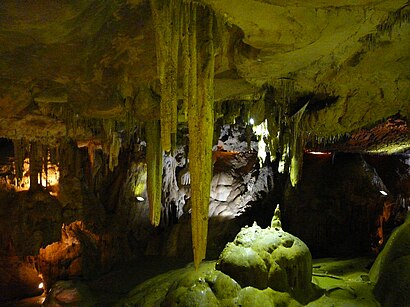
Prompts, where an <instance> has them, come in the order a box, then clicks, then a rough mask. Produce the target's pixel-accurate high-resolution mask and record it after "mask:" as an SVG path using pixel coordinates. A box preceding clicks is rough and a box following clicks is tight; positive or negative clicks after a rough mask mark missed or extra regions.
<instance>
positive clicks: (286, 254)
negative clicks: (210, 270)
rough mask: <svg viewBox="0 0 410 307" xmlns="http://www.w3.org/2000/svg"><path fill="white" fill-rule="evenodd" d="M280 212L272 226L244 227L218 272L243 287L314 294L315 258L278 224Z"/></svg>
mask: <svg viewBox="0 0 410 307" xmlns="http://www.w3.org/2000/svg"><path fill="white" fill-rule="evenodd" d="M277 215H279V213H278V209H277V211H276V214H275V217H274V218H273V221H272V223H273V224H276V227H274V228H271V227H268V228H266V229H262V228H260V227H259V226H258V225H256V223H255V224H254V225H253V226H251V227H245V228H242V230H241V231H240V232H239V233H238V235H237V236H236V238H235V240H234V241H233V242H231V243H228V244H227V245H226V247H225V249H224V250H223V251H222V253H221V255H220V257H219V260H218V262H217V264H216V269H218V270H220V271H222V272H223V273H225V274H227V275H229V276H230V277H232V278H233V279H234V280H236V281H237V282H238V283H239V284H240V285H241V287H249V286H251V287H254V288H257V289H261V290H263V289H266V288H268V287H269V288H271V289H273V290H276V291H282V292H283V291H284V292H289V293H293V295H296V296H297V295H300V294H301V293H304V296H305V297H309V296H310V295H311V294H312V284H311V278H312V256H311V254H310V252H309V249H308V247H307V246H306V245H305V244H304V243H303V242H302V241H301V240H300V239H298V238H297V237H295V236H293V235H291V234H289V233H287V232H285V231H283V230H282V228H281V227H279V225H278V219H277Z"/></svg>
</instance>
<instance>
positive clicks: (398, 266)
mask: <svg viewBox="0 0 410 307" xmlns="http://www.w3.org/2000/svg"><path fill="white" fill-rule="evenodd" d="M370 280H371V281H372V282H375V283H376V285H375V288H374V295H375V297H376V298H377V299H378V300H379V301H380V303H381V304H382V305H383V306H410V214H408V215H407V220H406V222H405V223H404V224H403V225H401V226H400V227H398V228H397V229H396V230H395V231H394V232H393V233H392V235H391V236H390V238H389V240H388V241H387V244H386V246H385V247H384V249H383V251H382V252H381V253H380V254H379V256H378V257H377V259H376V261H375V263H374V264H373V266H372V269H371V270H370Z"/></svg>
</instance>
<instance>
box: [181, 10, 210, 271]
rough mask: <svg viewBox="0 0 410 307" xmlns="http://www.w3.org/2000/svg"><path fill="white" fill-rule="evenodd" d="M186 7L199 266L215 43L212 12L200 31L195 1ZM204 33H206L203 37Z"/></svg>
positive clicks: (203, 240)
mask: <svg viewBox="0 0 410 307" xmlns="http://www.w3.org/2000/svg"><path fill="white" fill-rule="evenodd" d="M190 6H192V8H191V9H186V10H185V11H184V13H185V16H184V17H185V18H184V19H183V20H184V21H186V22H189V25H188V26H185V27H184V28H185V29H186V28H187V29H189V31H188V33H185V36H186V35H188V44H189V47H188V50H189V52H188V54H186V56H188V57H189V59H184V61H183V62H184V63H186V62H189V63H190V64H191V65H190V70H189V78H186V79H185V80H188V84H185V87H184V88H186V87H188V95H187V99H188V102H187V105H188V129H189V155H188V157H189V171H190V174H191V201H192V213H191V217H192V222H191V223H192V226H191V228H192V243H193V252H194V264H195V267H196V268H198V266H199V264H200V262H201V261H202V260H203V259H204V258H205V256H206V245H207V236H208V212H209V195H210V183H211V180H212V144H213V130H214V90H213V88H214V84H213V80H214V46H213V34H212V33H213V30H212V26H213V16H212V14H210V15H209V19H208V20H207V24H206V25H205V27H206V28H205V29H201V30H202V31H200V34H201V37H200V36H199V35H200V34H199V33H198V32H199V31H198V29H197V28H198V23H199V22H198V20H197V13H198V10H199V8H198V7H197V5H196V4H190ZM203 36H204V37H203Z"/></svg>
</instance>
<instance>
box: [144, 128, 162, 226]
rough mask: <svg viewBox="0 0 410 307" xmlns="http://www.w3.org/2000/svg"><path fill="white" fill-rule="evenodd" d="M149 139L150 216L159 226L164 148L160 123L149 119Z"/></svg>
mask: <svg viewBox="0 0 410 307" xmlns="http://www.w3.org/2000/svg"><path fill="white" fill-rule="evenodd" d="M145 135H146V140H147V151H146V161H147V192H148V202H149V218H150V221H151V224H152V225H153V226H155V227H156V226H158V225H159V222H160V218H161V197H162V148H161V138H160V136H161V134H160V123H159V121H157V120H154V121H148V122H147V123H146V126H145Z"/></svg>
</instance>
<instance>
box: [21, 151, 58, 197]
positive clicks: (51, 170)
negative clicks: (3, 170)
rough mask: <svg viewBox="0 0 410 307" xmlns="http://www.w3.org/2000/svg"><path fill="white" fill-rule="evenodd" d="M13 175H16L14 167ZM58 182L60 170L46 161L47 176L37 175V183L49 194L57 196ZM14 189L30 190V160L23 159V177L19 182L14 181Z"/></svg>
mask: <svg viewBox="0 0 410 307" xmlns="http://www.w3.org/2000/svg"><path fill="white" fill-rule="evenodd" d="M14 174H16V168H15V166H14ZM59 180H60V170H59V168H58V165H56V164H53V163H51V162H50V161H48V163H47V174H46V172H45V171H44V169H43V171H42V173H41V176H40V174H38V178H37V183H38V184H41V185H42V186H43V187H45V188H48V189H49V190H50V191H49V192H50V194H51V195H53V196H57V192H56V191H57V190H58V183H59ZM14 188H15V189H16V191H27V190H28V189H30V159H29V158H26V159H24V165H23V176H22V178H21V179H20V180H17V178H16V179H15V180H14Z"/></svg>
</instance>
